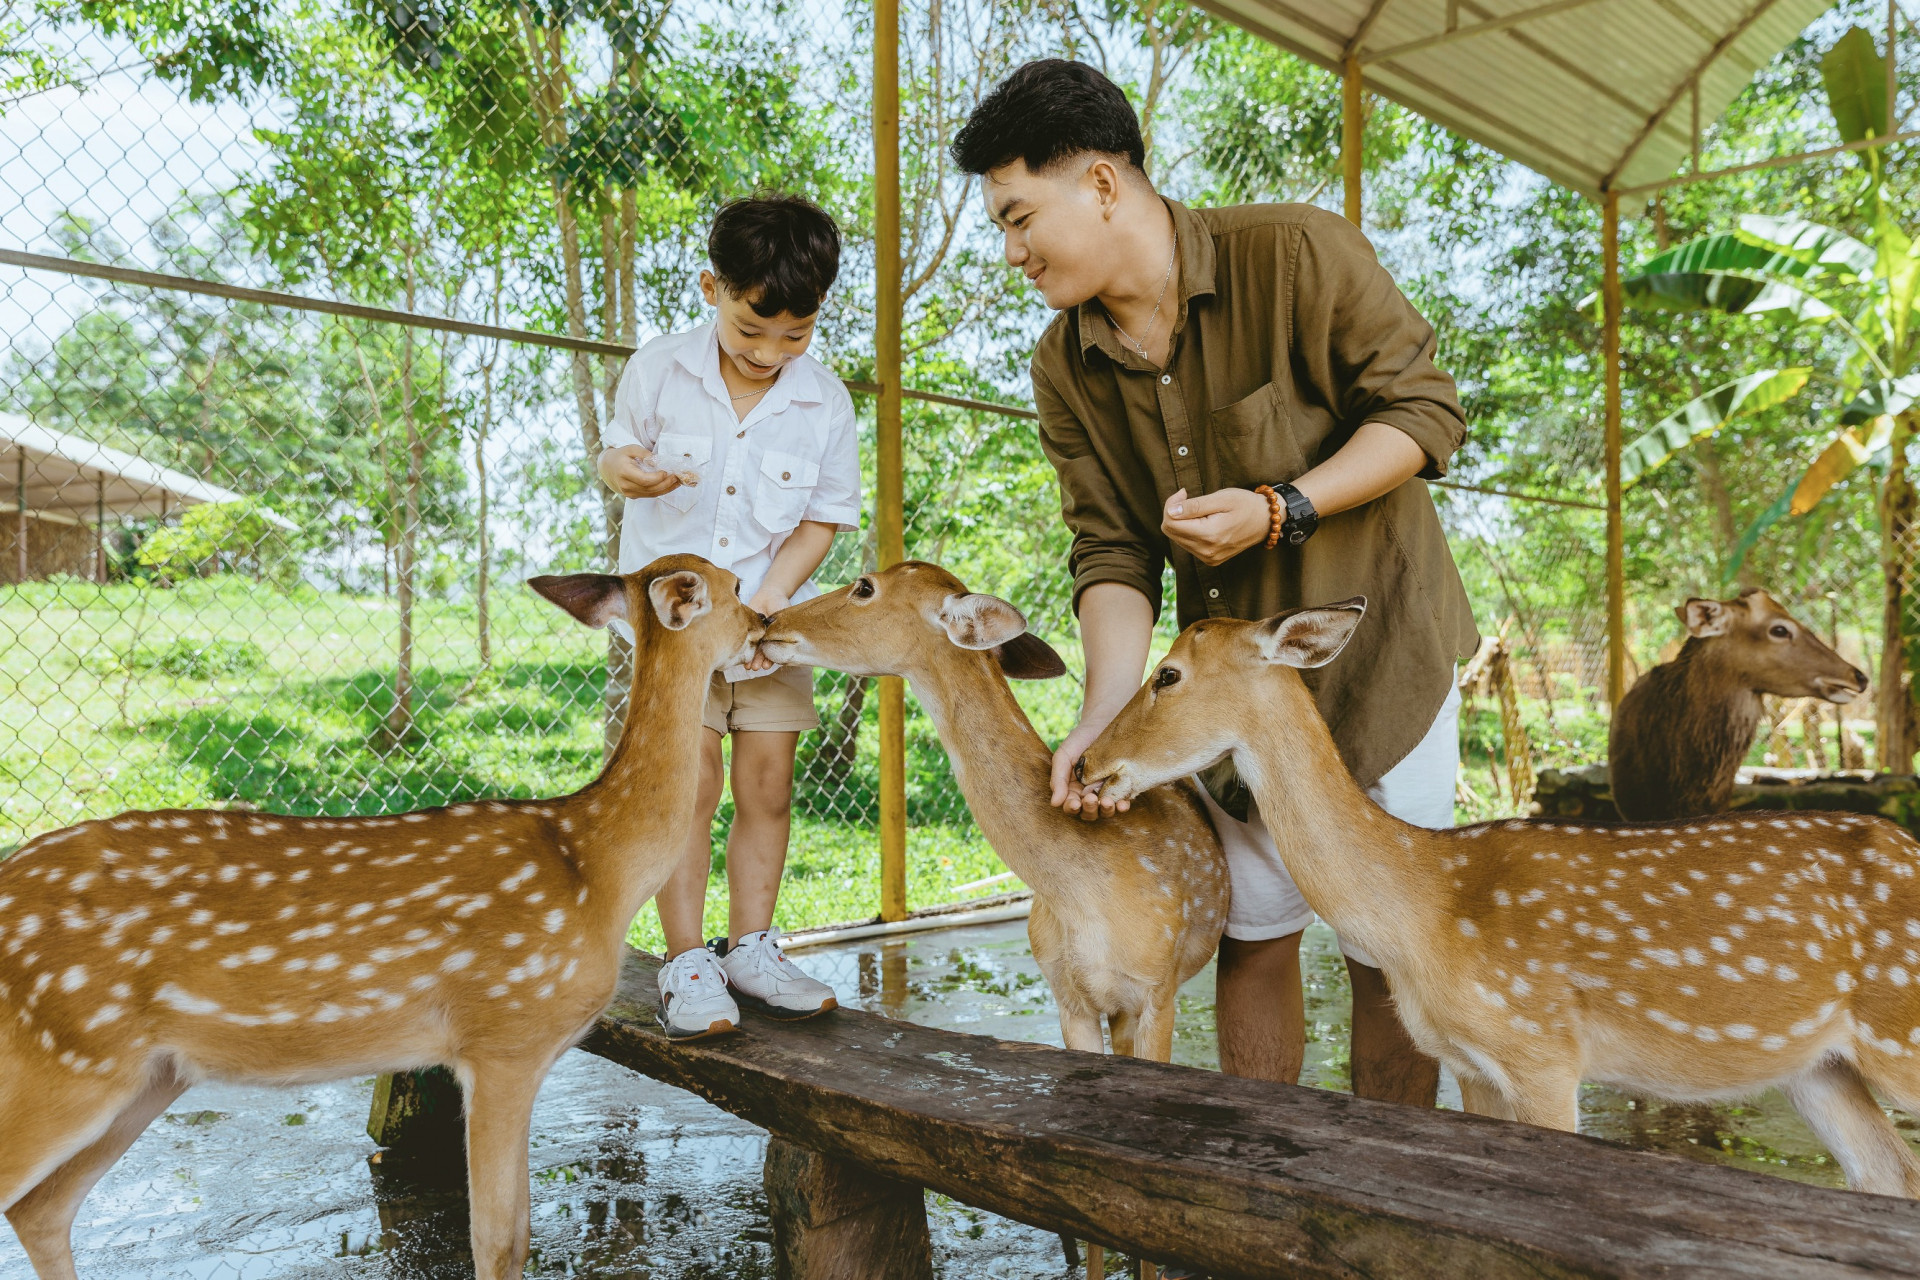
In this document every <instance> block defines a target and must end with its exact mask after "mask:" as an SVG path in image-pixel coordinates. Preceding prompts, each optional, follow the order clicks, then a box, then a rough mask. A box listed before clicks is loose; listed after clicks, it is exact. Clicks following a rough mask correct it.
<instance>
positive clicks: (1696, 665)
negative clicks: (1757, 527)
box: [1607, 587, 1867, 822]
mask: <svg viewBox="0 0 1920 1280" xmlns="http://www.w3.org/2000/svg"><path fill="white" fill-rule="evenodd" d="M1674 612H1675V613H1677V614H1679V616H1680V624H1681V625H1682V626H1684V627H1685V628H1686V630H1687V639H1686V642H1685V643H1684V644H1683V645H1682V646H1681V648H1680V652H1679V654H1677V655H1676V656H1675V657H1674V659H1673V661H1671V662H1666V663H1662V664H1661V665H1659V666H1657V667H1655V668H1654V669H1653V670H1651V671H1649V672H1647V674H1645V675H1644V676H1641V677H1640V679H1639V680H1637V681H1635V682H1634V686H1633V688H1631V689H1629V690H1627V694H1626V696H1625V697H1623V698H1622V699H1620V705H1619V707H1618V708H1617V709H1615V711H1614V713H1613V728H1612V731H1611V733H1610V735H1609V740H1608V749H1607V758H1608V761H1609V765H1610V769H1611V773H1612V785H1613V801H1614V804H1615V805H1617V806H1618V807H1619V809H1620V816H1621V817H1623V818H1626V819H1629V820H1630V821H1636V822H1637V821H1646V820H1651V819H1655V818H1660V819H1667V818H1693V817H1698V816H1700V815H1702V814H1708V813H1720V812H1723V811H1724V810H1725V809H1726V808H1727V806H1728V803H1729V801H1730V800H1731V799H1732V796H1733V781H1734V775H1735V774H1736V773H1737V772H1739V769H1740V762H1741V761H1742V760H1744V759H1745V758H1746V755H1747V749H1748V748H1749V747H1751V746H1752V745H1753V735H1754V731H1755V730H1756V729H1757V728H1758V727H1759V725H1760V710H1761V707H1760V695H1761V694H1763V693H1771V694H1776V695H1778V696H1780V697H1783V698H1824V699H1825V700H1826V701H1828V702H1831V703H1835V704H1837V705H1840V706H1845V705H1846V704H1847V703H1849V702H1852V701H1853V700H1854V698H1856V697H1857V696H1859V695H1860V694H1861V693H1863V692H1865V691H1866V687H1867V673H1866V672H1864V671H1862V670H1860V669H1859V668H1858V667H1856V666H1854V665H1853V664H1852V663H1850V662H1848V661H1847V660H1846V659H1845V658H1842V657H1841V656H1840V655H1839V654H1837V653H1835V652H1834V651H1833V650H1832V649H1830V648H1828V647H1827V645H1826V644H1825V643H1824V642H1823V641H1822V640H1821V639H1820V637H1819V636H1817V635H1815V634H1814V633H1813V632H1812V631H1810V630H1808V629H1807V627H1806V626H1805V625H1804V624H1802V623H1800V622H1798V621H1796V620H1795V619H1794V618H1793V617H1792V615H1790V614H1789V613H1788V612H1787V611H1786V610H1785V609H1783V608H1781V607H1780V605H1779V602H1778V601H1776V600H1774V598H1773V597H1772V596H1770V595H1768V594H1767V593H1766V592H1765V591H1762V590H1761V589H1760V588H1758V587H1749V588H1748V589H1747V590H1745V591H1742V592H1741V593H1740V594H1739V595H1738V596H1736V597H1734V598H1733V599H1731V600H1699V599H1694V600H1689V601H1687V602H1686V603H1685V604H1683V605H1681V606H1680V607H1679V608H1678V609H1676V610H1674Z"/></svg>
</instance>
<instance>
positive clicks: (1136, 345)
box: [1107, 235, 1180, 359]
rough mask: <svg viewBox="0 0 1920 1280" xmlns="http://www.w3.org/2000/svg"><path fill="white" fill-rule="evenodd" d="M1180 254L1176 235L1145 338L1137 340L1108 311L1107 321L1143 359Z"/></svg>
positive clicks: (1111, 312)
mask: <svg viewBox="0 0 1920 1280" xmlns="http://www.w3.org/2000/svg"><path fill="white" fill-rule="evenodd" d="M1179 253H1180V237H1179V236H1177V235H1176V236H1175V237H1174V238H1173V252H1171V253H1169V254H1168V255H1167V273H1166V274H1165V275H1163V276H1161V277H1160V296H1159V297H1157V298H1155V299H1154V300H1153V313H1152V314H1151V315H1149V316H1148V317H1147V328H1146V332H1145V334H1144V336H1143V337H1139V338H1136V337H1134V336H1133V335H1132V334H1130V333H1128V332H1127V331H1126V330H1125V329H1122V328H1121V327H1120V321H1119V320H1117V319H1115V318H1114V314H1113V311H1112V310H1111V309H1109V310H1108V311H1107V319H1108V320H1109V321H1111V322H1112V324H1113V328H1114V331H1115V332H1116V333H1118V334H1119V335H1120V336H1121V337H1123V338H1125V339H1126V340H1127V341H1128V342H1131V343H1132V344H1133V349H1134V350H1135V351H1138V352H1139V353H1140V356H1141V358H1142V359H1145V358H1147V343H1146V339H1147V338H1151V337H1152V336H1153V326H1154V325H1155V324H1157V323H1159V321H1160V304H1161V303H1163V302H1165V301H1166V300H1167V285H1168V284H1169V283H1171V282H1172V280H1173V260H1174V259H1175V258H1176V257H1178V256H1179Z"/></svg>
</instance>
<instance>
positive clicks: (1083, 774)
mask: <svg viewBox="0 0 1920 1280" xmlns="http://www.w3.org/2000/svg"><path fill="white" fill-rule="evenodd" d="M1073 780H1074V781H1075V782H1077V783H1079V784H1080V785H1081V786H1083V787H1084V786H1086V785H1087V758H1086V757H1085V756H1081V757H1080V758H1079V759H1078V760H1075V761H1074V762H1073Z"/></svg>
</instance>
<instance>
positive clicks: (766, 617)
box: [753, 613, 773, 627]
mask: <svg viewBox="0 0 1920 1280" xmlns="http://www.w3.org/2000/svg"><path fill="white" fill-rule="evenodd" d="M753 616H754V617H756V618H758V619H760V625H761V626H763V627H770V626H772V625H773V617H772V615H770V614H765V613H756V614H754V615H753Z"/></svg>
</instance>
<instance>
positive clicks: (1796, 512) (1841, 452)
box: [1787, 427, 1873, 516]
mask: <svg viewBox="0 0 1920 1280" xmlns="http://www.w3.org/2000/svg"><path fill="white" fill-rule="evenodd" d="M1872 456H1873V450H1872V449H1869V448H1868V447H1867V446H1866V445H1864V444H1862V443H1861V442H1860V437H1859V436H1856V435H1855V434H1853V428H1852V427H1842V428H1841V429H1840V434H1839V435H1837V436H1835V437H1834V438H1833V439H1832V441H1830V442H1829V443H1828V445H1827V447H1826V448H1824V449H1822V450H1821V451H1820V456H1819V457H1817V458H1815V459H1814V460H1813V465H1812V466H1810V467H1808V468H1807V473H1806V474H1805V475H1803V476H1801V477H1800V483H1799V484H1797V485H1795V486H1794V488H1793V501H1792V502H1790V503H1788V504H1787V514H1788V515H1790V516H1803V515H1805V514H1807V512H1809V511H1811V510H1813V509H1814V508H1815V507H1817V506H1819V505H1820V499H1822V498H1824V497H1826V496H1827V494H1828V493H1829V492H1830V491H1831V490H1832V489H1833V486H1835V485H1837V484H1839V483H1840V482H1841V481H1842V480H1845V479H1846V478H1847V477H1848V476H1850V475H1852V474H1853V473H1854V471H1855V470H1857V469H1858V468H1859V467H1861V466H1862V465H1864V464H1865V463H1866V461H1867V459H1868V458H1871V457H1872Z"/></svg>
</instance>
